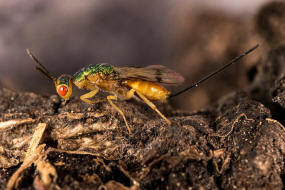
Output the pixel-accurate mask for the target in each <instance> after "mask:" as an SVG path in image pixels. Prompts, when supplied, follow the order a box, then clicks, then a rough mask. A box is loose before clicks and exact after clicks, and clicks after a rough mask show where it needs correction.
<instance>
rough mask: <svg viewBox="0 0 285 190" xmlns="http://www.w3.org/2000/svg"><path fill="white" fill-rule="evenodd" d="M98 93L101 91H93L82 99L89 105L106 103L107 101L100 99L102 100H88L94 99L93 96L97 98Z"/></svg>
mask: <svg viewBox="0 0 285 190" xmlns="http://www.w3.org/2000/svg"><path fill="white" fill-rule="evenodd" d="M98 91H99V89H95V90H92V91H91V92H88V93H86V94H83V95H82V96H80V99H81V100H82V101H83V102H85V103H87V104H96V103H99V102H104V101H106V100H105V99H100V100H89V99H88V98H92V97H93V96H95V95H96V94H97V93H98Z"/></svg>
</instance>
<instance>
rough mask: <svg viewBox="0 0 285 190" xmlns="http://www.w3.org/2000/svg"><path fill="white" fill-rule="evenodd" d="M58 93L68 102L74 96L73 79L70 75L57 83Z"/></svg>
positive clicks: (57, 80)
mask: <svg viewBox="0 0 285 190" xmlns="http://www.w3.org/2000/svg"><path fill="white" fill-rule="evenodd" d="M55 88H56V92H57V93H58V95H59V96H60V97H62V98H63V99H64V100H68V99H69V97H70V96H71V94H72V77H71V76H70V75H61V76H60V77H58V78H57V79H56V81H55Z"/></svg>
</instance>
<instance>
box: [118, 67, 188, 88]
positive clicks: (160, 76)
mask: <svg viewBox="0 0 285 190" xmlns="http://www.w3.org/2000/svg"><path fill="white" fill-rule="evenodd" d="M114 70H115V71H117V72H118V73H119V75H120V78H122V79H129V78H137V79H142V80H146V81H153V82H159V83H164V84H180V83H182V82H183V81H184V78H183V77H182V76H181V75H180V74H179V73H177V72H175V71H173V70H171V69H168V68H167V67H164V66H162V65H150V66H148V67H144V68H138V67H114Z"/></svg>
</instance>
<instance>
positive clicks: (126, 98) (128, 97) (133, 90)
mask: <svg viewBox="0 0 285 190" xmlns="http://www.w3.org/2000/svg"><path fill="white" fill-rule="evenodd" d="M135 92H136V90H135V89H131V90H129V91H128V92H127V94H126V96H125V97H124V98H125V100H129V99H131V98H132V97H133V96H134V94H135Z"/></svg>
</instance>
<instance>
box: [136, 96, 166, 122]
mask: <svg viewBox="0 0 285 190" xmlns="http://www.w3.org/2000/svg"><path fill="white" fill-rule="evenodd" d="M136 93H137V95H138V96H139V97H140V98H141V99H142V100H143V101H144V102H145V103H146V104H147V105H149V107H151V109H153V110H154V111H156V113H158V114H159V115H160V116H161V117H162V118H163V119H164V120H165V121H166V122H167V123H168V125H170V124H171V122H170V121H169V120H168V119H167V118H166V117H165V116H164V115H163V114H162V113H161V112H160V111H159V110H158V109H157V108H156V106H155V105H154V104H153V103H152V102H151V101H149V100H148V99H147V98H146V97H145V96H144V95H143V94H142V93H140V92H138V91H136Z"/></svg>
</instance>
